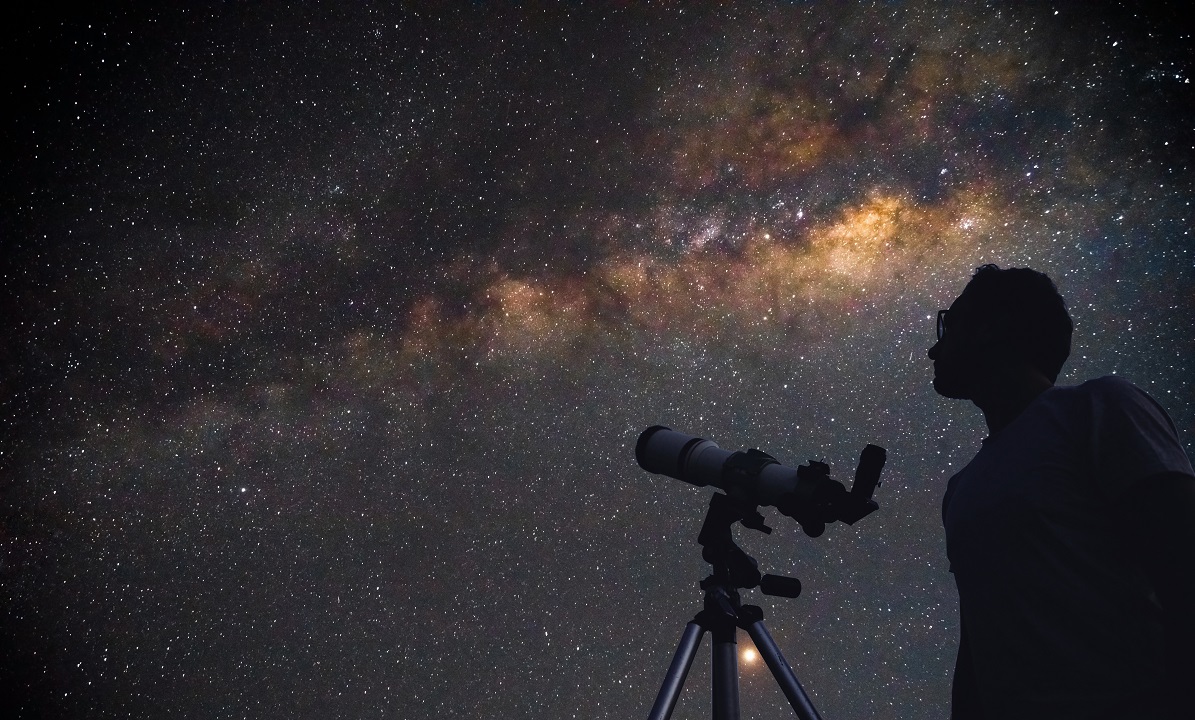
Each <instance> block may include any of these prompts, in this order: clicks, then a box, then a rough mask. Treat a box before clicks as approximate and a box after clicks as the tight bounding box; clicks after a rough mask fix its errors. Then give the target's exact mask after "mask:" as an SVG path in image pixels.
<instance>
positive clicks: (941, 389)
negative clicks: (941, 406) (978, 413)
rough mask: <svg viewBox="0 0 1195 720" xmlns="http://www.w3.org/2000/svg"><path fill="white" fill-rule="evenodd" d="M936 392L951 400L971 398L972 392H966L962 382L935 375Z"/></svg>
mask: <svg viewBox="0 0 1195 720" xmlns="http://www.w3.org/2000/svg"><path fill="white" fill-rule="evenodd" d="M934 392H936V393H938V394H939V395H941V396H942V397H945V398H950V399H951V400H969V399H970V398H971V394H970V393H968V392H966V391H965V390H964V389H963V388H962V385H961V384H960V383H951V382H950V381H948V380H945V379H943V378H942V377H940V376H938V375H935V376H934Z"/></svg>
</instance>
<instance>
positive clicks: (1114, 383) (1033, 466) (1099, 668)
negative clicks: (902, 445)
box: [942, 376, 1192, 720]
mask: <svg viewBox="0 0 1195 720" xmlns="http://www.w3.org/2000/svg"><path fill="white" fill-rule="evenodd" d="M1163 472H1179V473H1186V474H1192V470H1191V463H1190V460H1189V459H1188V458H1187V456H1186V453H1185V452H1184V451H1183V448H1182V445H1181V443H1180V442H1179V440H1178V434H1177V432H1176V431H1175V428H1174V423H1173V422H1172V421H1171V420H1170V418H1169V416H1167V415H1166V412H1165V411H1164V410H1163V409H1162V408H1161V406H1159V405H1158V404H1157V403H1156V402H1154V400H1153V399H1152V398H1150V397H1149V396H1148V395H1146V394H1145V393H1144V392H1142V391H1141V390H1139V389H1138V388H1136V387H1135V386H1134V385H1132V384H1131V383H1129V382H1128V381H1125V380H1123V379H1120V378H1118V377H1115V376H1110V377H1103V378H1099V379H1097V380H1092V381H1090V382H1086V383H1084V384H1082V385H1079V386H1078V387H1055V388H1051V389H1049V390H1046V391H1045V392H1044V393H1042V394H1041V395H1039V396H1038V397H1037V398H1035V399H1034V400H1033V401H1032V402H1031V403H1030V404H1029V406H1028V407H1026V408H1025V410H1024V411H1023V412H1022V413H1021V414H1020V415H1019V416H1017V418H1016V419H1015V420H1013V422H1012V423H1011V424H1009V425H1008V426H1007V427H1005V428H1004V429H1003V430H1002V431H1000V432H999V433H997V434H995V435H994V436H993V437H990V438H988V439H986V440H984V442H983V447H982V448H981V449H980V451H979V453H978V454H977V455H976V456H975V458H974V459H973V460H972V461H971V462H970V463H969V464H968V465H967V466H966V467H965V468H963V469H962V471H960V472H959V473H958V474H956V475H955V476H954V477H952V478H951V479H950V483H949V485H948V486H947V489H946V496H945V498H944V499H943V503H942V520H943V524H944V525H945V528H946V552H947V556H948V557H949V558H950V566H951V567H950V569H951V572H953V573H954V578H955V582H956V584H957V586H958V593H959V605H960V615H961V620H962V634H963V637H962V642H961V644H960V654H959V660H958V665H957V666H956V669H955V706H956V708H957V707H958V706H959V705H960V704H962V705H967V704H969V703H968V702H967V701H968V700H970V701H978V703H979V704H980V705H982V706H983V707H984V708H985V709H986V710H987V713H988V715H987V717H989V718H993V719H994V718H1017V719H1018V720H1027V719H1029V718H1050V719H1051V720H1056V719H1057V718H1072V717H1073V718H1095V717H1104V716H1105V714H1106V715H1107V716H1113V715H1114V713H1120V714H1118V715H1115V716H1116V717H1149V711H1148V710H1147V709H1146V705H1147V704H1149V703H1153V702H1156V698H1157V697H1158V694H1159V690H1160V687H1161V684H1162V678H1163V677H1164V676H1165V675H1164V671H1163V649H1162V647H1163V636H1162V615H1161V608H1160V606H1159V605H1158V603H1157V600H1156V597H1155V596H1154V594H1153V592H1152V589H1151V587H1150V584H1149V582H1148V581H1147V579H1146V576H1145V573H1144V570H1143V569H1142V567H1141V566H1140V563H1139V562H1138V561H1137V560H1135V559H1134V557H1133V556H1132V554H1131V549H1130V542H1129V538H1127V537H1126V532H1127V528H1126V525H1125V522H1124V520H1125V518H1124V516H1123V513H1122V512H1121V507H1122V505H1123V503H1124V502H1125V500H1126V498H1127V497H1128V496H1129V494H1130V493H1132V492H1133V491H1134V489H1135V486H1136V485H1137V483H1138V482H1139V481H1141V480H1142V479H1143V478H1146V477H1149V476H1151V475H1155V474H1158V473H1163ZM960 695H961V696H962V697H961V698H960Z"/></svg>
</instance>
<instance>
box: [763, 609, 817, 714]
mask: <svg viewBox="0 0 1195 720" xmlns="http://www.w3.org/2000/svg"><path fill="white" fill-rule="evenodd" d="M747 632H748V633H750V634H751V640H752V641H754V642H755V649H756V650H758V651H759V654H760V655H762V656H763V659H764V661H765V662H766V663H767V664H768V669H769V670H771V671H772V677H774V678H776V682H777V683H779V685H780V689H781V690H783V691H784V696H785V697H786V698H788V704H789V705H792V707H793V710H794V711H795V712H796V713H797V717H799V718H801V720H822V717H821V715H818V714H817V708H815V707H813V702H812V701H811V700H810V699H809V696H808V695H806V694H805V688H803V687H801V683H800V682H798V681H797V676H796V675H794V674H793V669H792V668H791V667H789V665H788V661H787V660H785V659H784V656H783V655H781V654H780V648H779V647H777V646H776V641H775V640H772V636H771V634H770V633H768V629H767V628H766V627H764V624H763V621H762V620H757V621H755V622H753V623H751V624H750V625H748V626H747Z"/></svg>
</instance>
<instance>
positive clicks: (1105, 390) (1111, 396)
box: [1067, 375, 1160, 409]
mask: <svg viewBox="0 0 1195 720" xmlns="http://www.w3.org/2000/svg"><path fill="white" fill-rule="evenodd" d="M1067 390H1069V391H1071V392H1073V393H1074V395H1076V396H1077V397H1081V398H1084V399H1086V400H1087V401H1088V402H1091V403H1093V404H1095V405H1123V404H1130V405H1143V406H1146V407H1150V408H1157V407H1158V403H1157V401H1155V400H1154V399H1153V398H1152V397H1150V396H1149V394H1148V393H1146V392H1145V391H1144V390H1142V389H1141V388H1139V387H1137V386H1136V385H1134V384H1133V383H1131V382H1129V381H1128V380H1126V379H1124V378H1122V377H1120V376H1119V375H1105V376H1103V377H1098V378H1095V379H1094V380H1088V381H1087V382H1085V383H1083V384H1082V385H1078V386H1076V387H1073V388H1067ZM1159 409H1160V408H1159Z"/></svg>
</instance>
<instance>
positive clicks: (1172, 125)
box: [0, 2, 1195, 719]
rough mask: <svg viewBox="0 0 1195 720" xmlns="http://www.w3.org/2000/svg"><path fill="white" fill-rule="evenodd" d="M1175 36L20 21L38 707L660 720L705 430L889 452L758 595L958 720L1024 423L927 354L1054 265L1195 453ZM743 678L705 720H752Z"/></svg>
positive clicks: (810, 674) (796, 545) (10, 344)
mask: <svg viewBox="0 0 1195 720" xmlns="http://www.w3.org/2000/svg"><path fill="white" fill-rule="evenodd" d="M1035 5H1036V4H1035ZM433 6H434V7H433ZM753 8H754V6H753ZM1176 18H1177V15H1176V14H1175V13H1173V12H1170V11H1168V10H1166V9H1165V8H1163V9H1161V10H1157V11H1153V10H1151V11H1150V12H1148V13H1145V12H1141V13H1139V14H1134V13H1133V12H1130V11H1128V10H1124V9H1120V8H1117V7H1114V6H1112V5H1104V4H1083V5H1082V6H1080V5H1079V4H1058V5H1057V6H1056V7H1052V6H1049V5H1041V6H1035V7H1034V8H1033V9H1014V8H1012V7H1011V6H1004V5H993V4H987V5H982V4H977V3H976V4H973V3H931V2H920V3H912V2H911V3H900V2H897V3H876V4H871V3H864V4H853V3H820V2H808V3H777V4H773V5H767V6H766V7H765V6H762V5H761V6H760V7H758V8H754V9H750V10H748V9H745V8H739V9H734V8H717V9H715V8H709V7H705V8H703V7H686V6H682V5H675V6H664V7H655V8H650V9H643V8H640V9H636V8H629V7H602V8H599V7H593V6H584V7H582V6H580V5H574V4H567V5H561V6H558V7H552V8H527V7H518V8H513V7H500V6H498V5H486V4H483V3H471V4H459V5H450V4H439V3H437V4H429V7H428V8H419V7H418V6H417V5H412V6H409V7H405V8H402V9H380V8H376V7H375V8H367V7H361V8H352V9H346V8H343V7H338V6H330V7H328V8H321V9H310V8H308V9H303V10H295V9H283V8H276V7H272V6H270V7H256V6H244V5H235V6H233V5H227V6H220V7H219V8H218V9H216V10H212V11H203V12H192V11H184V10H149V9H144V10H134V9H129V8H126V9H124V10H119V11H118V10H97V11H94V12H93V13H92V14H91V15H89V16H86V17H78V18H74V19H68V20H62V19H60V18H52V19H51V18H46V17H41V16H39V15H36V14H34V15H28V16H22V17H19V18H14V19H13V21H12V23H11V26H12V28H15V29H13V30H10V33H11V34H12V36H13V37H12V45H13V47H15V48H16V55H17V56H19V57H21V58H22V61H21V62H20V63H18V65H17V67H18V68H19V69H20V72H19V73H18V74H17V76H16V77H15V78H13V79H10V80H8V81H6V84H5V93H6V98H7V101H6V106H8V107H11V108H15V109H14V110H12V111H10V113H9V117H8V118H7V119H6V120H5V121H4V122H5V125H4V127H5V132H6V135H5V137H6V140H7V142H6V149H5V153H6V157H8V158H9V160H10V162H9V163H8V164H9V166H10V167H11V171H10V172H9V177H8V179H7V181H6V185H5V191H4V215H3V226H2V227H3V233H4V235H3V237H4V244H5V248H6V249H5V253H4V258H3V272H4V301H5V308H6V323H5V324H4V359H5V362H4V376H3V378H4V380H3V382H4V384H3V389H4V394H3V397H4V405H3V408H2V412H0V419H2V420H3V423H4V437H5V439H4V440H3V443H2V445H0V448H2V450H3V455H2V456H0V462H2V467H3V480H2V483H3V484H2V486H0V491H2V493H3V510H2V511H0V520H2V525H0V550H2V554H0V658H3V664H4V669H3V677H2V678H0V684H3V685H4V686H5V687H7V688H13V690H12V691H11V692H10V693H9V694H10V696H11V697H13V698H15V700H14V701H10V705H14V706H16V707H18V708H19V709H20V712H21V715H22V716H23V717H35V716H51V717H68V718H73V717H188V718H196V717H204V718H208V717H210V718H224V717H229V718H231V717H238V718H240V717H246V718H247V717H254V718H256V717H263V718H264V717H302V718H306V717H313V718H314V717H320V718H326V717H336V718H339V717H344V718H349V717H352V718H357V717H412V718H422V717H454V718H492V717H502V716H513V717H523V716H530V715H541V716H544V717H564V718H569V717H578V718H615V717H618V718H622V717H628V716H629V717H634V716H642V715H646V713H647V711H648V709H649V708H650V706H651V703H652V701H653V699H654V697H655V694H656V691H657V690H658V688H659V683H660V681H661V679H662V678H663V675H664V672H665V670H666V668H667V665H668V662H669V660H670V659H671V656H672V653H673V651H674V650H675V648H676V643H677V640H678V639H679V637H680V633H681V630H682V629H683V627H684V625H685V623H686V622H688V620H689V619H690V618H691V617H692V615H693V613H694V612H696V610H697V609H699V605H700V601H701V592H700V590H699V588H698V587H697V583H698V581H699V580H700V579H701V578H702V577H703V576H704V574H705V573H706V572H707V566H705V565H703V563H702V561H701V557H700V548H699V547H698V546H697V545H696V536H697V532H698V529H699V528H700V523H701V518H702V516H703V514H704V511H705V504H706V502H707V501H708V496H709V494H710V493H709V491H708V489H698V488H695V487H692V486H688V485H685V484H683V483H680V482H677V481H674V480H670V479H667V478H664V477H660V476H654V475H649V474H647V473H645V472H643V471H642V470H640V469H639V468H638V467H637V466H636V464H635V462H634V457H633V448H634V442H635V439H636V437H637V436H638V434H639V432H640V431H641V430H643V429H644V428H646V427H648V426H650V425H653V424H665V425H669V426H671V427H674V428H677V429H678V430H682V431H684V432H688V433H693V434H698V435H701V436H704V437H708V438H711V439H713V440H715V441H716V442H718V443H719V444H720V445H721V446H722V447H724V448H727V449H742V448H746V447H758V448H761V449H763V450H765V451H767V452H769V453H771V454H773V455H775V456H777V457H778V458H779V459H780V460H781V461H783V462H786V463H788V464H792V465H795V464H799V463H803V462H805V461H807V460H809V459H819V460H825V461H827V462H829V463H830V465H831V467H832V468H833V469H834V471H835V476H836V477H839V478H841V479H847V478H848V477H849V475H850V473H851V470H852V468H853V466H854V463H855V462H856V460H857V458H858V454H859V451H860V450H861V449H862V448H863V446H864V445H865V444H867V443H869V442H871V443H876V444H879V445H883V446H885V447H886V448H887V449H888V457H889V461H888V466H887V468H886V470H885V474H884V478H883V485H882V486H881V488H880V490H879V492H878V495H877V500H878V501H879V503H880V506H881V510H880V511H879V512H877V513H876V514H874V515H872V516H870V517H868V518H866V519H864V520H863V521H861V522H859V523H857V524H855V525H853V526H845V525H842V524H837V525H835V526H832V527H831V528H830V529H829V530H828V531H827V533H826V534H825V535H824V536H822V537H820V538H817V539H810V538H807V537H805V536H804V535H803V534H802V533H801V532H800V530H799V528H797V527H796V525H795V524H794V523H791V522H790V521H789V520H787V519H786V518H783V517H781V516H778V515H777V514H776V513H775V512H774V511H770V512H771V515H772V517H770V521H771V522H770V524H771V525H773V526H774V527H775V532H773V533H772V534H771V535H768V536H765V535H763V534H760V533H755V532H753V531H749V530H740V531H739V534H738V537H739V540H740V543H741V544H742V545H743V546H744V547H745V548H746V549H747V550H748V551H749V552H751V553H752V554H753V555H755V556H756V557H757V558H758V559H759V561H760V564H761V567H762V568H763V569H764V570H765V571H770V572H775V573H783V574H790V575H794V576H797V577H799V578H800V579H801V580H802V583H803V585H804V588H805V590H804V592H803V594H802V595H801V596H800V597H799V598H796V599H784V598H772V597H769V596H763V595H759V594H758V593H757V592H750V593H747V595H748V597H749V598H750V601H751V602H754V603H756V604H759V605H760V606H761V607H762V608H763V609H764V611H765V614H766V621H767V623H768V626H769V628H770V629H771V632H772V634H773V636H774V637H775V638H776V640H777V642H778V644H779V645H780V647H781V649H782V650H783V652H784V653H785V655H786V657H787V658H788V660H789V662H790V663H791V664H792V665H793V667H794V668H795V670H796V672H797V674H798V676H799V677H800V679H801V681H802V683H803V684H804V685H805V687H806V689H807V690H808V691H809V693H810V695H811V697H812V698H813V700H814V702H815V703H816V704H817V706H818V708H819V710H820V711H821V712H822V714H823V715H824V716H825V717H827V718H846V717H875V718H902V719H903V718H923V717H924V718H933V717H943V716H944V715H945V713H946V710H945V708H946V707H947V705H948V698H949V681H950V670H951V668H952V665H953V658H954V652H955V643H956V635H957V607H956V600H955V594H954V588H953V582H952V580H951V577H950V575H949V572H948V567H947V564H946V561H945V554H944V546H943V542H942V536H941V529H940V520H939V503H940V497H941V493H942V491H943V489H944V487H945V481H946V479H947V478H948V477H949V476H950V475H951V474H952V473H953V472H954V471H955V470H957V469H958V468H959V467H960V466H961V464H962V463H965V462H966V461H967V460H968V459H969V458H970V456H971V455H972V454H973V453H974V452H975V450H976V448H977V447H978V443H979V441H980V439H981V438H982V437H983V424H982V418H981V417H980V416H979V414H978V411H977V410H976V409H975V408H973V407H971V406H969V405H960V404H957V403H951V402H949V401H945V400H943V399H941V398H939V397H937V396H935V395H934V393H933V391H932V387H931V386H930V368H929V367H928V364H927V361H926V359H925V351H926V349H927V348H928V347H929V345H930V344H931V343H932V341H933V339H934V337H933V333H934V314H935V312H936V310H937V309H938V308H940V307H945V306H947V305H948V304H949V303H950V301H951V300H952V299H953V297H954V296H955V295H956V294H957V293H958V292H959V290H960V289H961V288H962V286H963V284H964V283H965V282H966V280H967V278H968V277H969V275H970V273H971V271H972V270H973V269H974V268H975V267H976V266H978V265H980V264H983V263H987V262H995V263H999V264H1001V265H1002V266H1003V265H1008V266H1025V265H1028V266H1032V267H1035V268H1037V269H1041V270H1044V271H1046V272H1048V273H1050V274H1051V275H1052V276H1053V277H1054V278H1055V279H1056V281H1057V282H1058V284H1059V287H1060V289H1061V291H1062V293H1063V294H1064V296H1065V297H1066V298H1067V300H1068V302H1069V305H1070V308H1071V312H1072V315H1073V316H1074V318H1075V321H1076V338H1075V347H1074V350H1073V353H1072V357H1071V360H1070V362H1069V363H1068V365H1067V368H1066V369H1065V370H1064V371H1063V376H1062V377H1061V378H1060V383H1063V384H1073V383H1077V382H1080V381H1082V380H1084V379H1087V378H1089V377H1093V376H1098V375H1104V374H1110V373H1118V374H1122V375H1124V376H1126V377H1128V378H1130V379H1131V380H1133V381H1134V382H1136V383H1137V384H1138V385H1140V386H1141V387H1143V388H1144V389H1146V390H1147V391H1148V392H1150V393H1151V394H1152V395H1153V396H1154V397H1155V398H1156V399H1158V400H1159V401H1160V402H1161V403H1162V405H1163V406H1164V407H1166V409H1167V410H1168V411H1169V412H1170V413H1171V415H1172V416H1173V417H1174V419H1175V422H1176V424H1177V426H1178V427H1179V430H1180V435H1181V437H1182V440H1183V442H1184V443H1185V444H1186V447H1187V449H1188V452H1191V450H1192V441H1193V440H1195V432H1193V430H1195V405H1193V401H1195V397H1193V394H1192V388H1191V383H1190V380H1189V378H1191V377H1193V376H1195V368H1193V367H1192V365H1193V362H1195V347H1193V344H1192V343H1193V337H1195V333H1192V331H1191V327H1192V320H1191V318H1192V317H1193V315H1192V313H1193V311H1195V307H1193V305H1192V303H1193V301H1195V283H1193V280H1195V278H1193V275H1192V270H1193V268H1192V261H1193V251H1195V248H1193V246H1192V239H1191V235H1190V232H1191V231H1190V228H1191V217H1192V216H1191V207H1190V203H1191V198H1192V164H1191V160H1192V156H1193V153H1192V151H1193V150H1195V130H1193V128H1192V123H1191V118H1192V117H1193V116H1195V114H1193V112H1192V111H1193V109H1195V108H1193V103H1192V97H1193V91H1192V89H1191V88H1192V86H1191V82H1190V78H1191V76H1192V74H1193V73H1195V69H1193V68H1192V67H1191V58H1192V53H1191V42H1190V40H1191V38H1190V35H1189V34H1187V33H1186V30H1185V29H1184V28H1185V26H1183V25H1180V24H1179V23H1178V21H1177V20H1176ZM707 642H708V641H707ZM741 642H742V647H743V648H745V649H747V648H749V647H750V640H749V639H748V638H746V637H745V636H744V637H743V638H742V639H741ZM698 658H699V659H698V661H697V663H696V664H695V666H694V669H693V672H692V674H691V676H690V679H689V681H688V683H687V685H686V691H685V693H684V695H683V696H682V699H681V703H680V705H679V706H678V709H677V714H676V717H694V718H695V717H703V716H708V714H709V709H708V693H709V690H708V685H709V670H708V665H709V659H708V655H707V654H706V652H702V653H700V654H699V656H698ZM742 685H743V712H744V717H762V718H773V717H775V718H780V717H789V716H791V711H790V710H789V709H788V708H787V705H786V704H785V701H784V698H783V696H782V695H781V694H780V692H779V691H778V689H777V687H776V686H775V683H774V682H773V681H772V680H771V678H770V676H769V675H768V673H767V671H766V668H763V667H762V665H761V664H760V662H759V661H758V659H755V660H754V661H752V660H751V659H750V658H749V657H748V656H746V655H744V660H743V665H742ZM39 713H42V715H39Z"/></svg>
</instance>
